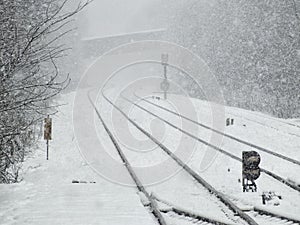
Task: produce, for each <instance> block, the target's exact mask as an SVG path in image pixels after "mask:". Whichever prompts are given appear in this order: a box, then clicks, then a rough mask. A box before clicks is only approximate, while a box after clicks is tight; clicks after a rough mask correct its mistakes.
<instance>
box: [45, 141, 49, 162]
mask: <svg viewBox="0 0 300 225" xmlns="http://www.w3.org/2000/svg"><path fill="white" fill-rule="evenodd" d="M46 143H47V158H46V159H47V160H48V159H49V140H47V142H46Z"/></svg>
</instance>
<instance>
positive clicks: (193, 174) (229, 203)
mask: <svg viewBox="0 0 300 225" xmlns="http://www.w3.org/2000/svg"><path fill="white" fill-rule="evenodd" d="M102 96H103V97H104V99H105V100H106V101H108V102H109V103H110V104H111V105H112V106H113V107H114V108H115V109H116V110H117V111H119V112H120V113H121V114H122V115H123V116H124V117H125V118H126V119H127V120H128V121H129V122H130V123H131V124H132V125H133V126H134V127H136V128H137V129H138V130H139V131H141V132H142V133H143V134H144V135H146V136H147V137H148V138H149V139H150V140H152V141H153V142H154V143H155V144H157V145H158V146H159V147H160V148H161V149H162V150H163V151H164V152H165V153H166V154H167V155H169V156H170V157H171V158H172V159H173V160H174V161H175V162H176V163H177V164H178V165H179V166H180V167H181V168H182V169H184V171H186V172H187V173H188V174H189V175H190V176H191V177H192V178H194V179H195V181H197V182H198V183H199V184H201V185H202V186H203V187H204V188H205V189H207V191H208V192H209V193H210V194H212V195H214V196H215V197H216V198H217V199H219V201H221V202H222V203H223V204H224V205H225V206H226V207H227V208H228V209H230V210H231V212H232V213H233V214H234V215H236V216H238V217H239V218H240V220H242V221H243V222H244V223H241V222H242V221H240V223H239V224H245V223H246V224H248V225H258V224H257V223H256V222H255V220H253V219H252V218H251V217H250V216H249V215H247V214H246V213H244V212H243V211H242V210H241V209H239V208H238V207H237V206H236V204H234V203H233V202H232V201H230V200H229V199H228V198H227V197H226V196H225V195H224V194H223V193H221V192H219V191H217V190H216V189H215V188H214V187H213V186H211V185H210V184H209V183H208V182H206V181H205V180H204V179H203V178H202V177H201V176H200V175H198V174H197V173H196V172H195V171H194V170H192V169H191V168H190V167H189V166H188V165H186V164H185V163H184V162H183V161H181V160H180V159H179V158H178V157H177V156H176V155H175V154H173V153H172V151H171V150H169V149H168V148H167V147H166V146H164V145H163V144H162V143H160V142H159V141H158V140H157V139H155V138H154V137H153V136H152V135H151V134H150V133H148V132H147V131H146V130H144V129H143V128H142V127H140V126H139V125H138V124H137V123H136V122H134V121H133V120H132V119H131V118H129V117H128V116H127V115H126V114H125V113H124V112H123V111H122V110H121V109H120V108H119V107H118V106H116V105H115V104H114V103H113V102H112V101H111V100H109V98H107V97H106V96H105V95H104V94H103V93H102ZM204 222H205V221H204ZM215 222H216V223H215V224H220V222H217V221H215Z"/></svg>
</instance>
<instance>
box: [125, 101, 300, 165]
mask: <svg viewBox="0 0 300 225" xmlns="http://www.w3.org/2000/svg"><path fill="white" fill-rule="evenodd" d="M136 97H138V96H137V95H136ZM124 98H125V97H124ZM138 98H139V97H138ZM125 99H127V98H125ZM139 99H140V100H143V101H145V102H147V103H148V104H151V105H153V106H155V107H158V108H160V109H162V110H165V111H167V112H169V113H172V114H173V115H176V116H179V117H181V118H184V119H186V120H188V121H190V122H192V123H194V124H197V125H198V126H201V127H203V128H206V129H208V130H211V131H213V132H215V133H218V134H221V135H223V136H225V137H227V138H230V139H232V140H234V141H237V142H239V143H242V144H245V145H248V146H250V147H252V148H255V149H258V150H260V151H263V152H266V153H268V154H270V155H274V156H276V157H279V158H281V159H283V160H286V161H288V162H291V163H294V164H296V165H299V166H300V162H299V161H298V160H295V159H292V158H290V157H287V156H284V155H282V154H279V153H276V152H274V151H272V150H270V149H266V148H263V147H260V146H258V145H255V144H253V143H250V142H248V141H245V140H242V139H240V138H237V137H234V136H232V135H229V134H226V133H223V132H220V131H218V130H216V129H214V128H212V127H209V126H207V125H205V124H203V123H200V122H198V121H195V120H192V119H190V118H188V117H186V116H184V115H180V114H179V113H176V112H174V111H172V110H169V109H167V108H165V107H162V106H160V105H157V104H155V103H153V102H150V101H148V100H147V99H143V98H139ZM127 100H129V99H127Z"/></svg>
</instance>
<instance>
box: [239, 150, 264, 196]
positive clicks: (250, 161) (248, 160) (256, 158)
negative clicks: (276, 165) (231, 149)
mask: <svg viewBox="0 0 300 225" xmlns="http://www.w3.org/2000/svg"><path fill="white" fill-rule="evenodd" d="M242 162H243V168H242V170H243V171H242V179H243V182H242V184H243V192H245V191H247V192H248V191H249V190H252V192H254V191H255V192H256V191H257V186H256V184H255V180H256V179H258V178H259V176H260V168H259V163H260V155H259V154H258V153H257V152H256V151H243V152H242Z"/></svg>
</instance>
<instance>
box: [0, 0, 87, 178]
mask: <svg viewBox="0 0 300 225" xmlns="http://www.w3.org/2000/svg"><path fill="white" fill-rule="evenodd" d="M68 1H69V0H40V1H33V0H2V1H1V2H0V46H1V47H0V48H1V49H0V50H1V52H0V183H1V182H6V183H9V182H17V181H18V172H19V169H20V162H22V161H23V160H24V156H25V155H26V151H27V150H26V149H28V147H30V145H31V144H32V142H33V140H34V136H35V133H34V130H35V129H34V127H35V126H36V125H37V124H38V122H39V121H40V120H41V118H42V117H43V116H44V115H45V114H47V113H53V112H54V108H53V107H54V106H53V105H52V104H51V100H52V99H53V97H54V96H56V95H57V94H58V93H60V91H61V90H63V89H64V88H65V87H66V86H67V85H68V83H69V81H70V79H69V76H68V75H64V77H63V76H62V74H60V73H59V69H58V68H57V64H56V61H57V60H58V59H60V58H61V57H63V56H65V54H64V53H65V51H66V50H67V49H68V48H67V47H66V46H65V45H64V44H62V42H61V41H60V40H61V39H62V38H63V37H64V36H66V35H67V34H69V33H70V32H71V31H72V29H71V28H69V27H70V25H69V24H70V23H71V22H72V17H73V16H74V15H75V14H77V13H78V12H80V11H81V10H82V9H83V8H84V7H85V6H87V4H89V2H90V0H86V1H85V2H80V3H79V4H78V5H77V6H76V8H75V9H73V10H71V11H66V5H67V3H68Z"/></svg>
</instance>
